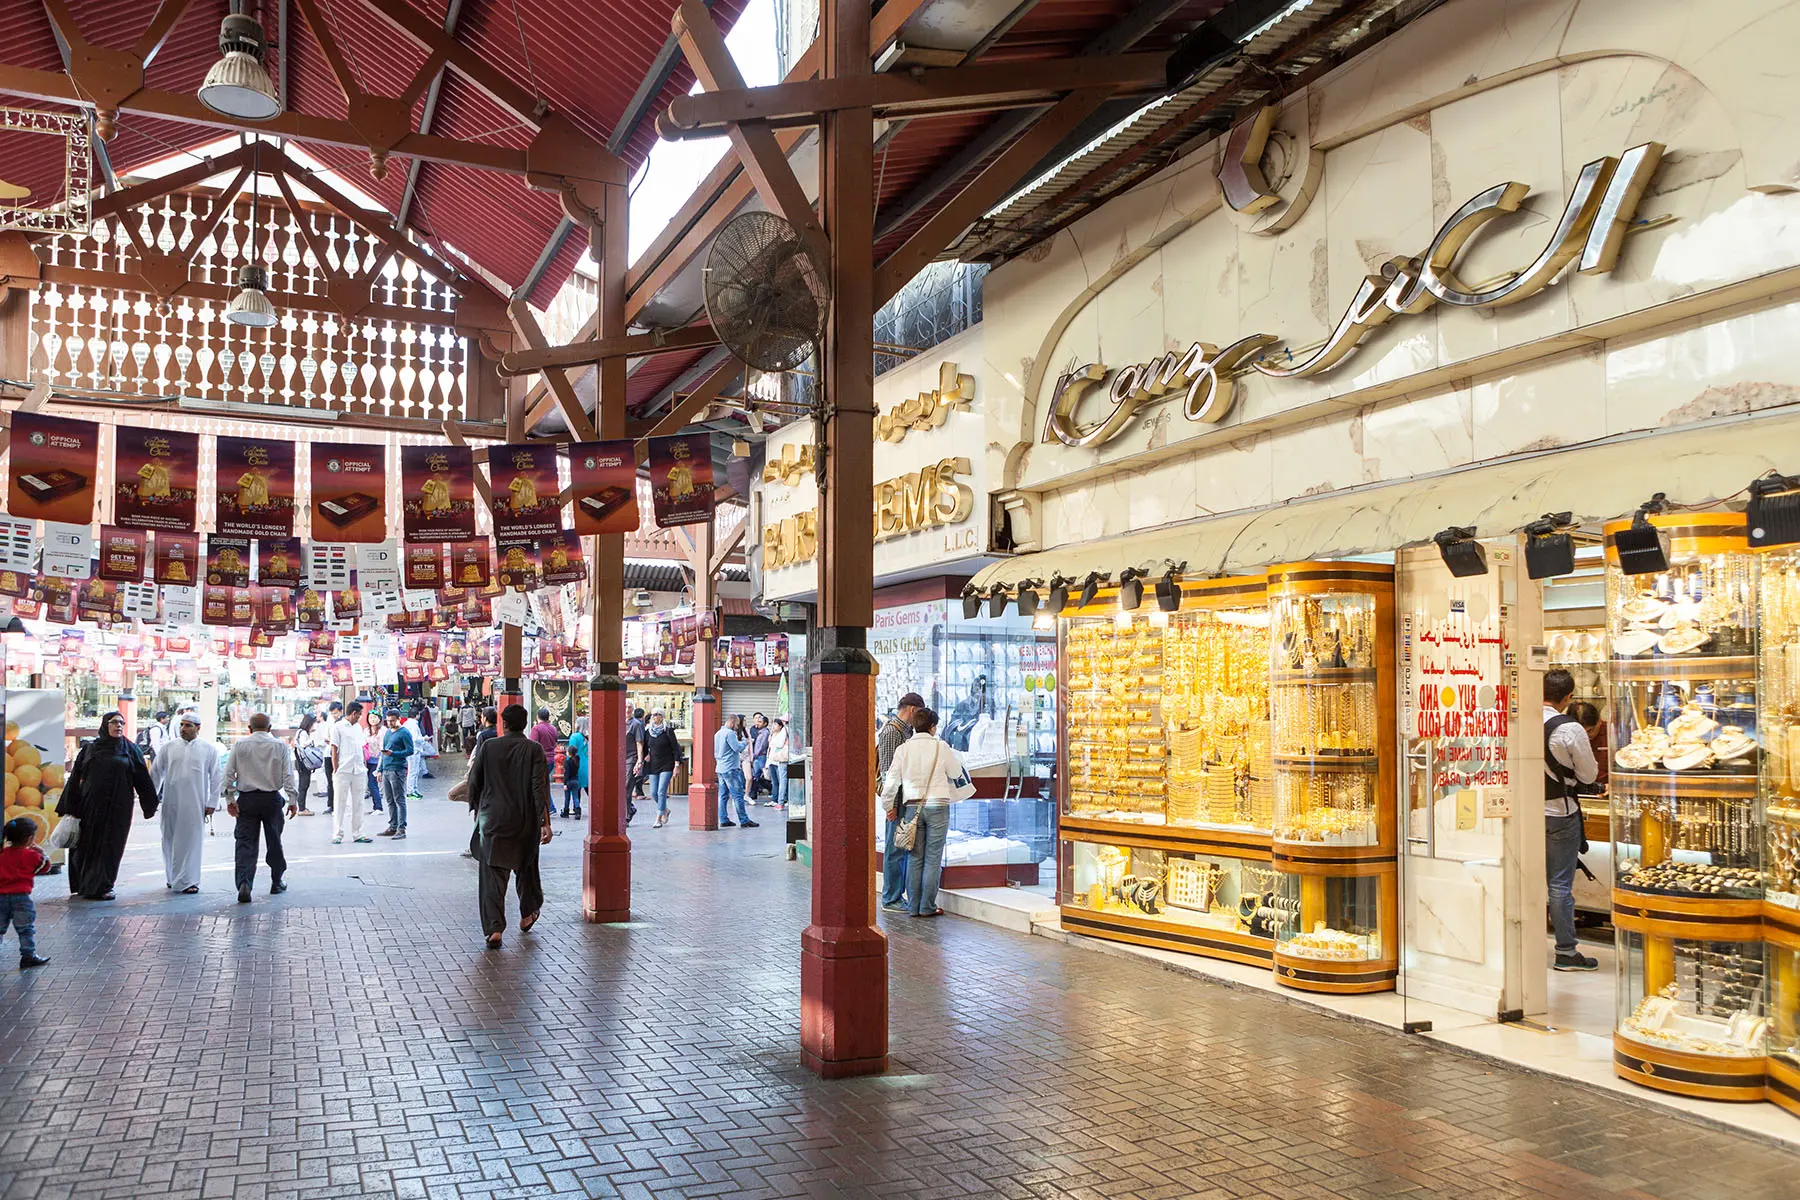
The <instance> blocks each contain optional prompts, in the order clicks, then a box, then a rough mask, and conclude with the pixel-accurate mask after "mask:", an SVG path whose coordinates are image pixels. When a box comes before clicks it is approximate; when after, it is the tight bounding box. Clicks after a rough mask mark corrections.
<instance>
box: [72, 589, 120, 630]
mask: <svg viewBox="0 0 1800 1200" xmlns="http://www.w3.org/2000/svg"><path fill="white" fill-rule="evenodd" d="M75 615H76V616H78V617H80V618H81V619H82V620H84V621H112V620H115V619H116V618H117V617H118V615H119V585H118V584H116V583H114V582H113V581H111V580H110V579H88V580H85V581H83V582H82V584H81V585H80V586H79V587H78V588H77V589H76V591H75Z"/></svg>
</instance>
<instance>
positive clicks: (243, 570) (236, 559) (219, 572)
mask: <svg viewBox="0 0 1800 1200" xmlns="http://www.w3.org/2000/svg"><path fill="white" fill-rule="evenodd" d="M206 582H207V583H208V584H209V585H211V586H213V587H233V588H240V587H249V586H250V542H249V540H248V539H247V538H227V537H217V536H214V537H209V538H207V539H206Z"/></svg>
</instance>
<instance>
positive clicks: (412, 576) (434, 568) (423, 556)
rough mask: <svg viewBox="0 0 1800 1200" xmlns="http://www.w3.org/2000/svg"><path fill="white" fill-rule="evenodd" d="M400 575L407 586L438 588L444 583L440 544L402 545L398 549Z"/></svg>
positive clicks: (442, 553)
mask: <svg viewBox="0 0 1800 1200" xmlns="http://www.w3.org/2000/svg"><path fill="white" fill-rule="evenodd" d="M400 576H401V579H402V580H403V581H404V582H403V586H405V587H407V588H438V587H441V586H443V583H444V548H443V547H442V546H429V545H428V546H414V545H408V546H403V547H402V548H401V550H400Z"/></svg>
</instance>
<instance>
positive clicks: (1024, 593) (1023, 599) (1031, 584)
mask: <svg viewBox="0 0 1800 1200" xmlns="http://www.w3.org/2000/svg"><path fill="white" fill-rule="evenodd" d="M1042 586H1043V585H1042V583H1041V582H1040V581H1038V580H1036V579H1021V580H1019V615H1020V616H1021V617H1035V616H1037V610H1038V594H1037V589H1038V588H1040V587H1042Z"/></svg>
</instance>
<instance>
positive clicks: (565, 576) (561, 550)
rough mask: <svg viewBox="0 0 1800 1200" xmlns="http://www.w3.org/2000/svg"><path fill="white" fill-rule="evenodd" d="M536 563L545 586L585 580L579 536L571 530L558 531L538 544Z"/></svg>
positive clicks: (585, 566)
mask: <svg viewBox="0 0 1800 1200" xmlns="http://www.w3.org/2000/svg"><path fill="white" fill-rule="evenodd" d="M538 563H539V566H540V567H541V569H542V570H543V575H544V583H545V585H546V586H550V587H555V586H557V585H559V584H564V583H579V582H581V581H582V580H583V579H586V578H587V562H586V560H584V559H583V558H582V556H581V535H580V534H578V533H576V532H575V531H574V530H572V529H563V530H558V531H557V533H556V534H555V535H553V536H551V537H548V538H545V539H543V540H542V541H540V542H539V543H538Z"/></svg>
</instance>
